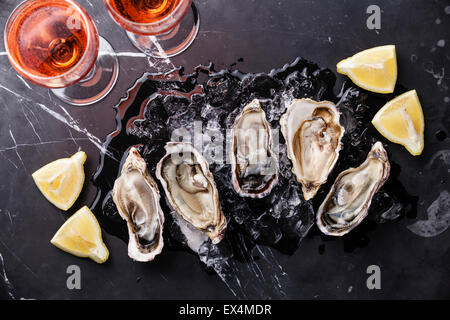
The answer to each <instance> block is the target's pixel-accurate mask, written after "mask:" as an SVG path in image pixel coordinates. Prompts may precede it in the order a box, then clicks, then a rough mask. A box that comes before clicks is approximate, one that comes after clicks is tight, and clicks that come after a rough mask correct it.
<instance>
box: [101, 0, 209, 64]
mask: <svg viewBox="0 0 450 320" xmlns="http://www.w3.org/2000/svg"><path fill="white" fill-rule="evenodd" d="M103 2H104V3H105V6H106V8H107V9H108V12H109V13H110V15H111V17H112V18H113V19H114V20H115V21H116V22H117V23H118V24H119V25H120V26H121V27H122V28H124V29H125V30H126V33H127V35H128V38H130V40H131V42H132V43H133V44H134V46H135V47H136V48H138V49H139V50H140V51H142V52H144V53H145V54H147V55H149V56H152V57H155V58H165V57H173V56H175V55H177V54H179V53H181V52H183V51H184V50H186V49H187V48H188V47H189V46H190V45H191V43H192V42H193V41H194V39H195V37H196V36H197V33H198V30H199V22H200V20H199V14H198V11H197V8H196V7H195V5H194V4H193V3H192V0H103Z"/></svg>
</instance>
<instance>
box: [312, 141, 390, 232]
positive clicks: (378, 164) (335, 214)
mask: <svg viewBox="0 0 450 320" xmlns="http://www.w3.org/2000/svg"><path fill="white" fill-rule="evenodd" d="M389 170H390V164H389V160H388V157H387V153H386V150H384V148H383V145H382V144H381V142H376V143H375V144H374V145H373V146H372V149H371V150H370V152H369V155H368V156H367V159H366V160H365V161H364V162H363V163H362V164H361V165H360V166H359V167H357V168H350V169H347V170H345V171H343V172H341V173H340V174H339V176H338V177H337V178H336V181H335V182H334V184H333V186H332V188H331V190H330V192H329V193H328V195H327V197H326V198H325V200H324V201H323V203H322V205H321V206H320V208H319V210H318V212H317V226H318V227H319V229H320V230H321V231H322V232H323V233H325V234H327V235H331V236H342V235H344V234H346V233H348V232H350V231H351V230H352V229H353V228H355V227H356V226H357V225H358V224H360V223H361V221H362V220H363V219H364V218H365V217H366V216H367V213H368V210H369V207H370V203H371V202H372V197H373V195H374V194H375V192H377V191H378V189H379V188H380V187H381V186H382V185H383V184H384V182H385V181H386V180H387V178H388V177H389Z"/></svg>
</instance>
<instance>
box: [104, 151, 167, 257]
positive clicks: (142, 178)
mask: <svg viewBox="0 0 450 320" xmlns="http://www.w3.org/2000/svg"><path fill="white" fill-rule="evenodd" d="M159 199H160V196H159V191H158V186H157V184H156V182H155V181H154V180H153V179H152V177H151V176H150V174H149V173H148V171H147V165H146V163H145V160H144V159H143V158H142V157H141V155H140V154H139V152H138V151H137V149H136V148H134V147H132V148H131V149H130V151H129V154H128V157H127V158H126V160H125V163H124V164H123V167H122V170H121V174H120V177H119V178H117V179H116V181H115V182H114V188H113V200H114V203H115V204H116V207H117V210H118V211H119V214H120V216H121V217H122V219H124V220H125V221H126V222H127V227H128V234H129V237H130V240H129V242H128V255H129V256H130V258H132V259H134V260H136V261H151V260H153V259H154V258H155V256H156V255H157V254H159V253H161V250H162V248H163V245H164V242H163V237H162V232H163V224H164V214H163V211H162V209H161V207H160V205H159Z"/></svg>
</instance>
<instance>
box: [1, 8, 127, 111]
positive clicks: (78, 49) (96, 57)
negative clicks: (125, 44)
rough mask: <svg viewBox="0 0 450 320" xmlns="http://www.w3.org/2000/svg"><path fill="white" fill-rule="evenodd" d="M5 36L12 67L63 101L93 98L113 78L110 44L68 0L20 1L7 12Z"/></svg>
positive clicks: (115, 68)
mask: <svg viewBox="0 0 450 320" xmlns="http://www.w3.org/2000/svg"><path fill="white" fill-rule="evenodd" d="M4 41H5V48H6V52H7V55H8V58H9V60H10V62H11V64H12V65H13V67H14V68H15V69H16V71H17V72H18V73H19V74H20V75H22V76H23V77H24V78H25V79H27V80H29V81H31V82H32V83H34V84H36V85H38V86H41V87H46V88H49V89H50V90H51V91H52V92H53V93H54V94H55V95H56V96H57V97H58V98H59V99H61V100H62V101H64V102H66V103H69V104H72V105H78V106H84V105H90V104H93V103H95V102H97V101H99V100H101V99H102V98H104V97H105V96H106V95H107V94H108V93H109V92H110V91H111V89H112V88H113V87H114V85H115V83H116V81H117V77H118V74H119V64H118V59H117V57H116V55H115V53H114V50H113V48H112V47H111V45H110V44H109V43H108V42H107V41H106V40H105V39H103V38H102V37H100V36H99V35H98V32H97V28H96V26H95V24H94V22H93V21H92V19H91V18H90V17H89V15H88V13H87V12H86V11H85V10H84V9H83V8H82V7H81V6H80V5H78V4H77V3H76V2H74V1H72V0H27V1H24V2H23V3H21V4H20V5H19V6H18V7H17V8H16V9H14V11H13V13H12V14H11V16H10V17H9V19H8V22H7V23H6V27H5V32H4Z"/></svg>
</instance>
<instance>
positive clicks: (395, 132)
mask: <svg viewBox="0 0 450 320" xmlns="http://www.w3.org/2000/svg"><path fill="white" fill-rule="evenodd" d="M372 124H373V125H374V126H375V128H377V130H378V131H379V132H380V133H381V134H382V135H383V136H384V137H385V138H386V139H388V140H390V141H392V142H395V143H399V144H401V145H403V146H405V148H406V149H407V150H408V151H409V152H410V153H411V154H412V155H414V156H417V155H419V154H421V153H422V150H423V146H424V141H423V130H424V127H425V123H424V118H423V112H422V107H421V105H420V101H419V97H418V96H417V92H416V90H411V91H408V92H405V93H404V94H402V95H400V96H398V97H396V98H394V99H392V100H391V101H389V102H388V103H386V104H385V105H384V106H383V108H381V109H380V110H379V111H378V112H377V114H376V115H375V117H373V119H372Z"/></svg>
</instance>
